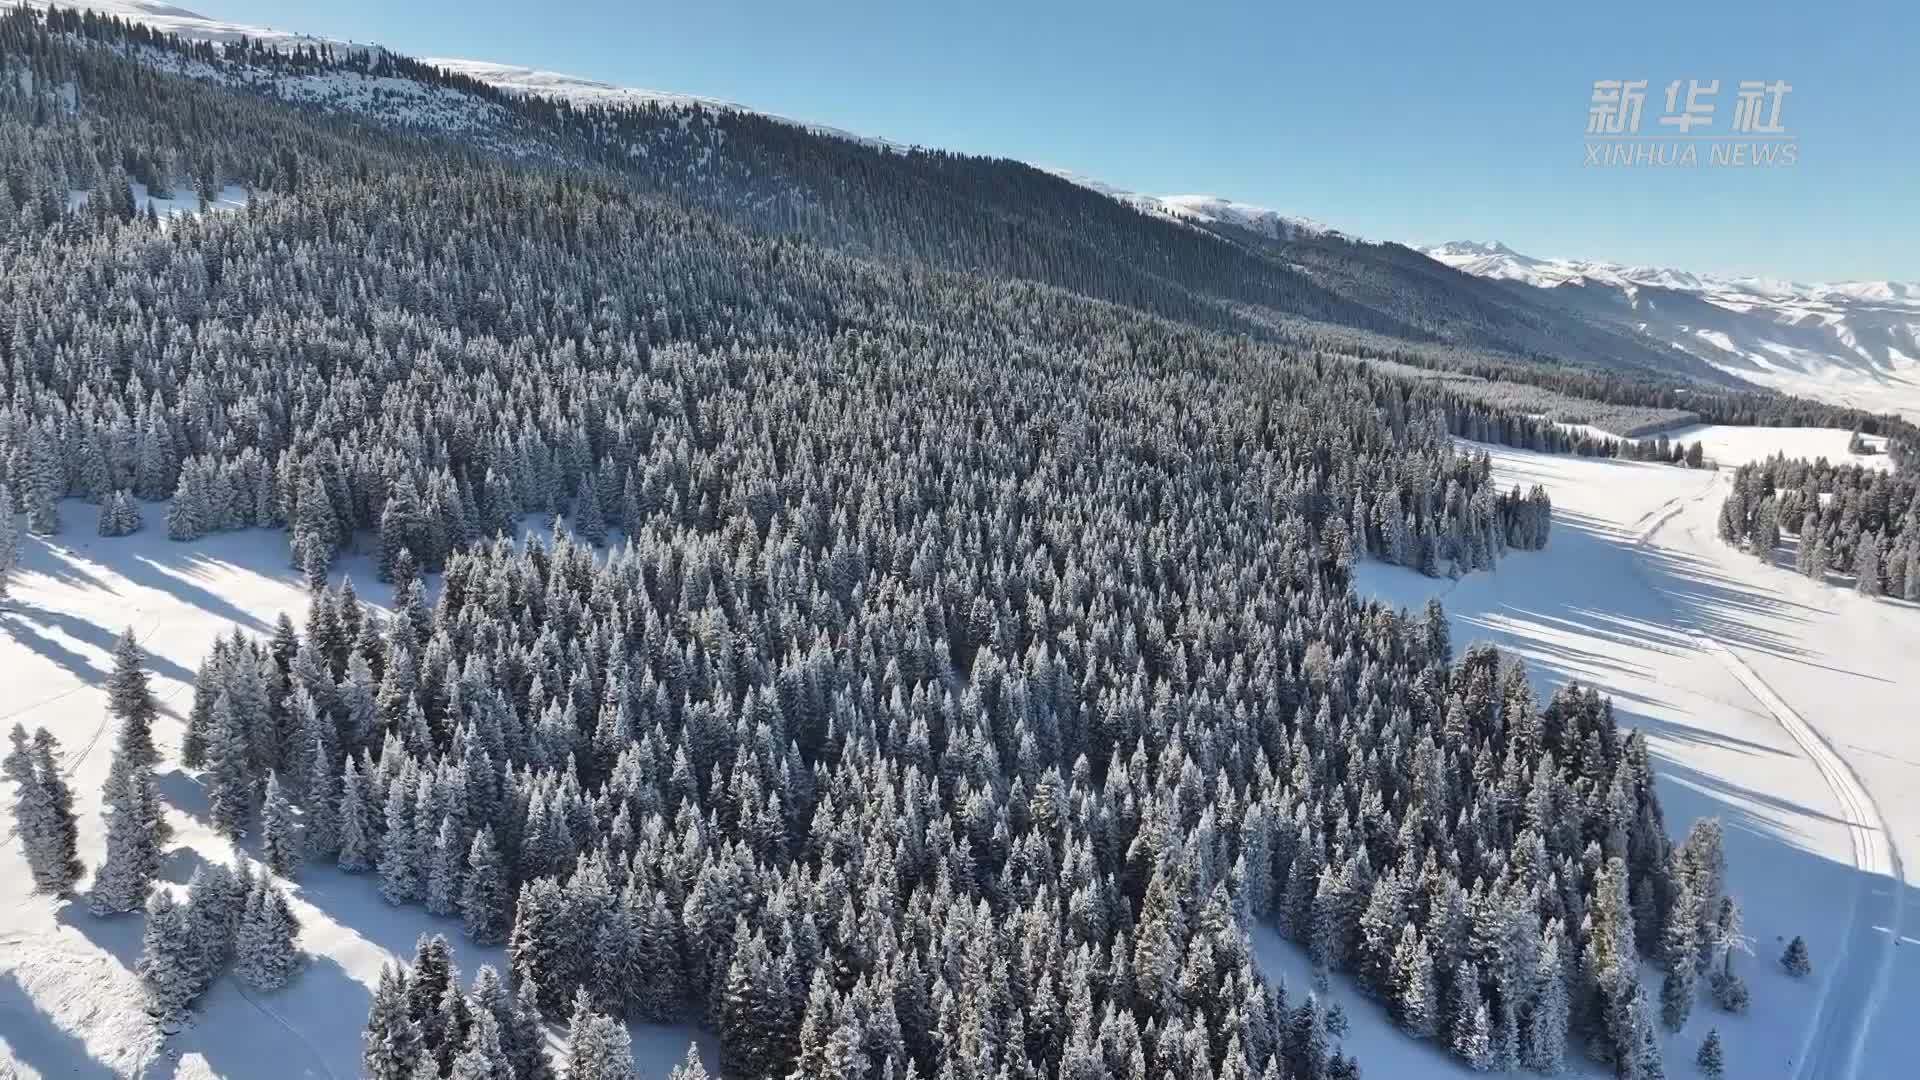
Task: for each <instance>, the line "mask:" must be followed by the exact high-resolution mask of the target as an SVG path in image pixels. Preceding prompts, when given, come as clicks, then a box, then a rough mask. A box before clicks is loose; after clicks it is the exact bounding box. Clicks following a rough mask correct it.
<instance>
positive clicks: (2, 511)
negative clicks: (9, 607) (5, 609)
mask: <svg viewBox="0 0 1920 1080" xmlns="http://www.w3.org/2000/svg"><path fill="white" fill-rule="evenodd" d="M19 567H20V516H19V515H18V514H17V513H15V512H14V503H13V490H12V488H10V487H9V486H8V485H7V484H6V483H5V482H4V481H0V600H5V599H6V598H7V583H8V582H9V581H11V580H13V572H14V571H15V570H17V569H19Z"/></svg>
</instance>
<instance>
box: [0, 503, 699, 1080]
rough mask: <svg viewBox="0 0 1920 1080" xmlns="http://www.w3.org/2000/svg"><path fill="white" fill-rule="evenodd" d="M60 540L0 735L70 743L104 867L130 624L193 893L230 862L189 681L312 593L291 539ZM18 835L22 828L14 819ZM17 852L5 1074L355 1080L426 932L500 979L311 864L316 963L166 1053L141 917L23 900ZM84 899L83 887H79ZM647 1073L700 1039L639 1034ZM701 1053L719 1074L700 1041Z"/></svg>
mask: <svg viewBox="0 0 1920 1080" xmlns="http://www.w3.org/2000/svg"><path fill="white" fill-rule="evenodd" d="M61 512H62V518H63V524H64V526H65V527H64V528H63V530H62V531H61V533H60V534H59V535H58V536H56V537H53V538H51V539H42V538H30V539H28V540H27V541H26V542H25V544H24V545H23V552H22V553H23V567H22V571H21V573H20V574H19V575H18V576H17V577H16V578H15V579H14V581H13V583H12V586H11V590H10V591H11V593H12V597H11V599H9V600H7V601H5V602H0V726H4V727H7V728H11V727H12V726H13V724H15V723H22V724H25V725H27V727H28V728H29V729H31V728H33V727H36V726H41V725H44V726H45V727H46V728H47V729H48V730H49V731H51V732H53V733H54V735H55V736H56V737H57V738H58V739H59V740H60V745H61V748H62V751H63V760H62V765H63V767H64V768H65V770H66V772H67V778H68V783H69V784H70V785H71V786H72V788H73V791H74V797H75V804H76V810H77V812H78V814H79V818H80V854H81V858H82V859H83V860H84V861H85V862H86V863H87V865H88V867H89V868H90V869H91V867H93V866H94V865H95V864H97V863H98V861H99V860H100V858H101V857H102V854H103V851H104V842H105V841H104V831H103V828H102V821H101V815H100V790H101V788H102V786H103V785H104V783H105V781H106V777H107V769H108V765H109V763H110V759H111V756H112V749H113V737H114V733H113V728H112V724H111V721H110V718H109V717H108V715H107V713H106V710H105V701H106V696H105V694H104V693H103V692H102V690H101V688H100V684H101V681H102V680H103V679H104V678H105V676H106V675H107V673H108V672H109V671H110V670H111V653H112V648H113V642H114V638H115V637H116V636H117V635H118V634H119V633H120V631H121V630H122V629H123V628H125V627H127V626H129V625H130V626H132V627H133V628H134V633H135V634H136V635H138V636H139V638H140V642H141V645H142V646H143V647H144V648H145V649H146V650H147V652H148V654H149V658H150V659H149V665H148V666H149V670H150V671H151V672H152V682H153V690H154V695H155V696H156V697H157V698H158V699H159V700H160V704H161V709H162V716H161V719H160V721H159V723H157V724H156V725H155V729H154V734H155V741H156V742H157V743H158V744H159V746H160V748H161V753H162V756H163V760H162V762H161V763H160V765H159V766H158V768H157V770H156V772H157V779H158V787H159V791H160V794H161V798H162V800H163V801H164V802H165V803H166V805H167V808H168V816H169V819H170V820H171V822H172V824H173V828H174V833H175V841H174V843H173V845H172V847H171V848H170V849H169V851H168V853H167V857H166V862H165V866H164V869H163V871H162V878H163V881H164V882H167V883H170V887H173V888H175V889H176V890H179V889H181V888H182V887H183V886H184V884H185V883H186V881H187V879H188V877H189V876H190V875H191V874H192V873H193V870H194V868H195V867H196V866H198V865H200V864H201V863H202V862H203V861H221V862H231V861H232V851H231V848H230V846H229V845H228V844H227V843H226V842H225V841H224V840H222V839H221V838H219V837H218V836H216V835H215V834H214V833H213V831H212V829H211V828H210V827H209V824H208V821H207V812H208V811H207V800H206V795H205V793H204V791H203V789H202V787H201V783H200V780H199V778H198V776H197V774H195V773H192V772H189V771H187V770H185V769H183V768H182V767H181V766H180V764H179V741H180V735H181V733H182V731H183V723H184V714H185V711H186V708H187V706H188V705H189V704H191V702H192V697H193V690H192V684H193V673H194V670H195V668H196V667H197V666H198V665H199V663H200V661H201V659H202V658H203V657H204V656H205V655H206V653H207V651H208V649H209V647H210V644H211V642H212V640H213V638H214V637H215V636H216V635H221V634H230V633H232V631H233V629H234V627H236V626H237V627H239V629H240V630H241V631H242V632H244V633H247V634H251V635H257V636H264V635H266V634H268V633H270V632H271V631H272V628H273V622H274V619H275V617H276V615H277V614H278V613H280V612H286V613H287V614H288V616H290V617H291V618H293V619H294V620H295V623H296V624H300V623H302V622H303V621H304V618H305V612H306V592H305V589H304V587H303V584H302V582H301V580H300V579H299V576H298V575H297V574H295V573H294V572H293V571H292V570H291V569H290V568H289V567H288V566H287V541H286V534H285V533H282V532H275V531H267V530H250V531H246V532H240V533H227V534H221V535H214V536H210V537H207V538H205V539H203V540H200V541H197V542H195V543H192V544H176V543H171V542H169V541H168V540H167V539H166V538H165V534H164V531H163V529H162V528H161V526H160V524H159V523H160V522H162V521H163V520H164V518H165V515H164V513H163V508H162V507H160V506H157V505H155V506H149V507H147V509H146V517H147V521H148V525H147V528H146V529H145V530H144V531H142V532H139V533H136V534H135V535H133V536H130V537H125V538H120V539H102V538H99V537H96V536H94V535H92V529H93V518H94V510H93V508H92V507H90V506H87V505H85V504H83V503H79V502H67V503H64V504H62V507H61ZM345 569H346V571H347V572H349V573H351V574H352V575H353V580H354V585H355V587H356V588H357V589H359V590H361V596H362V598H363V599H365V600H367V601H369V602H372V603H375V604H379V605H385V604H387V603H389V602H390V601H391V590H390V589H388V588H386V587H384V586H381V585H379V584H378V583H377V582H375V580H374V575H373V573H372V565H371V563H370V562H368V561H367V560H366V559H364V558H349V559H347V560H345ZM9 820H10V817H9ZM31 884H32V883H31V881H30V879H29V877H28V874H27V869H26V862H25V859H24V858H23V856H22V853H21V850H20V845H19V844H18V843H16V842H15V841H14V839H13V837H12V834H11V829H10V828H9V829H8V831H7V835H6V837H5V842H4V844H0V1077H9V1078H10V1077H23V1078H24V1077H42V1076H45V1077H53V1076H62V1077H65V1076H80V1077H108V1076H136V1075H155V1076H167V1077H174V1076H177V1077H182V1078H191V1077H206V1076H285V1077H338V1078H342V1080H344V1078H346V1077H351V1076H357V1075H359V1072H360V1033H361V1031H362V1029H363V1028H364V1027H365V1024H366V1015H367V1007H368V1005H369V1003H370V1002H371V994H372V990H373V987H374V985H375V984H376V983H377V982H378V979H379V973H380V966H381V964H383V963H385V962H386V961H387V960H389V959H394V958H398V959H401V960H406V959H409V958H411V956H412V954H413V945H414V941H415V939H416V938H417V937H418V936H419V935H420V934H422V933H444V934H446V935H447V936H448V938H449V940H451V941H453V942H454V950H455V957H456V960H457V962H458V964H459V965H460V968H461V971H462V973H463V974H464V975H465V976H466V977H467V978H471V977H472V975H473V973H474V971H475V970H477V969H478V968H479V966H480V965H481V964H483V963H491V964H493V965H494V966H495V967H497V968H499V969H500V970H502V971H503V972H504V971H505V970H506V962H505V956H504V951H503V950H502V949H500V948H491V949H487V948H479V947H476V946H474V945H472V944H470V943H469V942H467V941H466V940H465V939H464V938H462V937H461V936H460V933H459V924H458V921H457V920H452V919H438V918H434V917H433V916H430V915H428V914H427V913H426V912H425V910H423V909H422V908H420V907H418V906H409V907H401V908H394V907H390V906H388V905H387V904H386V903H385V902H384V901H382V900H381V899H380V895H379V891H378V890H377V889H376V888H375V885H374V882H373V881H372V880H370V879H369V878H366V877H361V878H357V879H356V878H354V877H353V876H351V875H347V874H344V873H341V872H340V871H338V870H336V869H334V868H332V867H327V866H315V865H310V864H309V865H303V866H302V867H301V869H300V872H299V876H298V878H297V879H296V880H295V882H294V883H293V886H294V887H293V888H292V889H291V890H290V892H291V899H292V901H293V906H294V909H295V912H296V914H297V915H298V916H299V918H300V920H301V924H302V927H301V935H300V940H299V943H300V945H301V947H302V948H303V949H304V950H305V951H306V952H307V953H309V954H310V955H309V958H308V963H307V965H306V967H305V969H304V970H303V971H301V973H300V974H299V975H298V976H296V977H295V979H294V981H293V982H292V983H291V984H289V985H288V986H287V987H286V988H284V989H282V990H279V991H277V992H275V993H271V994H260V993H256V992H253V991H251V990H247V989H245V988H243V987H242V986H241V985H240V983H239V982H238V981H237V980H236V979H234V978H233V977H231V976H223V977H222V978H221V979H220V980H218V981H217V982H216V983H215V984H214V986H213V988H212V989H211V990H209V991H208V993H207V995H206V996H205V997H204V998H203V999H202V1000H201V1001H200V1002H199V1003H198V1004H197V1005H196V1008H195V1022H194V1023H193V1024H192V1025H191V1026H189V1027H188V1028H187V1029H186V1030H184V1031H182V1032H180V1033H179V1034H177V1035H174V1036H173V1037H172V1038H170V1039H167V1040H165V1042H164V1043H162V1042H160V1041H159V1040H157V1039H156V1038H155V1036H154V1032H153V1026H152V1024H151V1022H150V1021H149V1020H148V1019H147V1017H146V1015H145V1013H144V1012H143V1011H142V1009H141V995H140V987H139V983H138V980H137V979H136V978H135V977H134V974H133V970H132V969H133V964H134V961H135V960H136V959H137V958H138V956H139V953H140V934H141V924H142V919H141V917H140V916H139V915H128V916H122V917H119V918H113V919H99V918H95V917H94V916H93V915H91V914H89V913H88V912H87V910H86V908H85V905H84V903H82V902H77V901H76V902H58V901H56V900H54V899H53V898H51V897H47V896H35V895H32V894H30V893H29V891H28V890H29V889H30V888H31ZM80 888H81V889H83V890H84V889H85V888H86V882H84V881H83V882H82V883H81V886H80ZM633 1035H634V1051H635V1057H636V1060H638V1061H639V1062H640V1064H641V1068H642V1071H643V1074H644V1075H647V1076H650V1077H660V1076H664V1075H665V1074H666V1072H667V1070H668V1069H669V1068H670V1067H671V1066H672V1065H673V1064H675V1063H677V1062H678V1061H680V1060H681V1059H682V1058H683V1057H684V1056H685V1055H686V1049H687V1041H688V1039H689V1037H690V1036H691V1033H690V1032H689V1031H688V1030H686V1029H681V1028H666V1027H653V1026H648V1025H636V1026H635V1027H634V1028H633ZM700 1039H701V1042H702V1047H701V1056H702V1057H703V1058H704V1059H705V1060H706V1061H708V1062H713V1061H716V1060H718V1057H717V1053H716V1051H715V1048H714V1046H713V1045H712V1044H711V1043H710V1042H708V1041H707V1040H706V1038H705V1036H701V1037H700Z"/></svg>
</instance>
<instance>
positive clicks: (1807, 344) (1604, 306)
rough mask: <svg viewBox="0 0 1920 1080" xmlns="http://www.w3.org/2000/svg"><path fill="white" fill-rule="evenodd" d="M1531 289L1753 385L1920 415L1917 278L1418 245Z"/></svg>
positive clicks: (1461, 266) (1465, 244)
mask: <svg viewBox="0 0 1920 1080" xmlns="http://www.w3.org/2000/svg"><path fill="white" fill-rule="evenodd" d="M1421 250H1422V251H1423V252H1424V253H1425V254H1427V255H1428V256H1429V257H1431V258H1433V259H1435V260H1436V261H1439V262H1442V263H1445V264H1446V265H1448V266H1451V267H1454V268H1455V269H1458V270H1462V271H1465V272H1466V273H1469V274H1473V275H1476V276H1478V277H1484V278H1492V279H1495V280H1499V281H1506V282H1511V283H1513V284H1515V285H1523V286H1532V287H1534V288H1537V289H1540V290H1543V291H1545V292H1547V293H1548V294H1550V295H1552V296H1553V297H1555V298H1556V299H1559V300H1561V301H1564V302H1565V303H1567V304H1568V305H1570V306H1572V307H1574V308H1576V309H1577V310H1580V311H1583V312H1585V313H1587V314H1589V315H1594V316H1598V317H1602V318H1606V319H1611V320H1613V321H1615V322H1618V323H1622V324H1625V325H1627V326H1630V327H1632V328H1634V329H1635V330H1637V331H1639V332H1640V333H1643V334H1646V335H1647V336H1649V337H1652V338H1655V339H1658V340H1660V341H1663V342H1666V343H1668V344H1671V345H1673V346H1675V347H1677V348H1680V349H1683V350H1685V351H1686V352H1689V353H1691V354H1693V355H1694V356H1697V357H1699V358H1700V359H1702V360H1705V361H1706V362H1707V363H1709V364H1712V365H1713V366H1715V367H1717V368H1719V369H1721V370H1722V371H1726V372H1729V373H1731V374H1733V375H1736V376H1739V377H1740V378H1742V379H1746V380H1748V381H1749V382H1753V383H1756V384H1758V385H1761V386H1768V387H1772V388H1774V389H1777V390H1784V391H1786V392H1788V393H1794V394H1801V395H1805V396H1807V397H1811V398H1816V399H1819V400H1824V401H1832V402H1836V403H1839V404H1843V405H1851V406H1855V407H1858V408H1864V409H1871V410H1874V411H1877V412H1898V413H1901V414H1903V415H1905V416H1907V417H1908V418H1909V419H1915V418H1920V283H1916V282H1901V281H1843V282H1833V283H1801V282H1793V281H1780V280H1775V279H1771V278H1756V277H1723V276H1715V275H1711V274H1697V273H1691V272H1689V271H1685V270H1675V269H1672V268H1668V267H1657V266H1622V265H1620V264H1617V263H1609V262H1598V261H1592V260H1584V259H1560V258H1553V259H1546V258H1537V257H1535V256H1531V255H1524V254H1521V253H1520V252H1517V251H1515V250H1513V249H1512V248H1509V247H1507V246H1506V245H1504V244H1500V243H1479V242H1473V241H1455V242H1452V243H1447V244H1439V245H1437V246H1434V247H1429V248H1422V249H1421Z"/></svg>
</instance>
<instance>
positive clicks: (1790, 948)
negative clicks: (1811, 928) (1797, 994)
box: [1780, 934, 1813, 979]
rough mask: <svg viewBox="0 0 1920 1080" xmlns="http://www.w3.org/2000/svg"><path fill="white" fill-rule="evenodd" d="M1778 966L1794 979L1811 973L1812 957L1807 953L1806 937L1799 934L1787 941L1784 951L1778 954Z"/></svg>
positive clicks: (1802, 977)
mask: <svg viewBox="0 0 1920 1080" xmlns="http://www.w3.org/2000/svg"><path fill="white" fill-rule="evenodd" d="M1780 966H1781V967H1782V968H1783V969H1785V971H1786V973H1787V974H1789V975H1791V976H1793V977H1794V978H1796V979H1804V978H1806V977H1807V976H1808V975H1811V974H1813V959H1812V957H1810V956H1808V954H1807V939H1806V938H1804V937H1801V936H1800V935H1799V934H1795V935H1794V936H1793V940H1792V941H1789V942H1787V948H1786V951H1785V952H1783V953H1781V954H1780Z"/></svg>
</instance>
